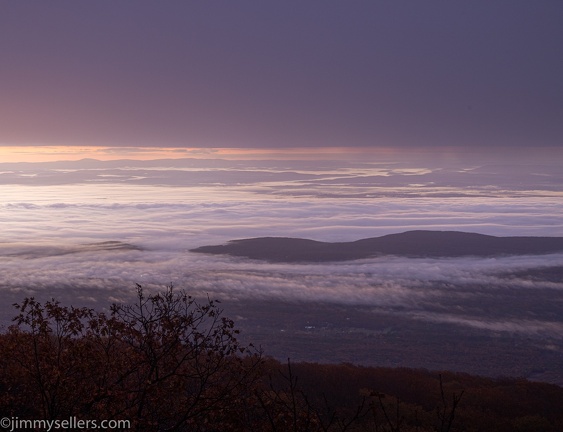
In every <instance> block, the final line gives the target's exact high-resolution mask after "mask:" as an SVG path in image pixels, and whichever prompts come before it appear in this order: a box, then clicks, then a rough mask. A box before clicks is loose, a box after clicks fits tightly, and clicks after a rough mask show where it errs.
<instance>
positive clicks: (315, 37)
mask: <svg viewBox="0 0 563 432" xmlns="http://www.w3.org/2000/svg"><path fill="white" fill-rule="evenodd" d="M562 23H563V2H561V1H555V0H554V1H529V0H526V1H520V0H506V1H488V0H487V1H484V0H483V1H471V2H462V1H400V0H394V1H374V0H369V1H339V2H336V1H327V0H322V1H301V0H300V1H279V2H274V1H263V0H261V1H245V0H241V1H236V2H235V1H230V0H229V1H226V0H225V1H213V2H207V1H205V2H204V1H200V2H195V1H193V2H192V1H166V2H156V1H144V0H142V1H141V0H136V1H118V2H117V1H105V0H96V1H91V2H77V1H49V2H41V1H12V2H2V4H1V5H0V54H1V56H2V60H1V67H0V145H4V146H12V145H38V144H39V145H42V144H49V145H102V146H113V145H115V146H163V147H164V146H187V147H279V148H282V147H300V146H386V147H402V146H435V145H438V146H442V145H443V146H464V147H474V146H475V147H478V146H487V147H490V146H501V147H504V146H518V147H528V146H556V147H561V146H562V144H563V79H562V78H561V77H563V44H562V43H561V41H563V25H562Z"/></svg>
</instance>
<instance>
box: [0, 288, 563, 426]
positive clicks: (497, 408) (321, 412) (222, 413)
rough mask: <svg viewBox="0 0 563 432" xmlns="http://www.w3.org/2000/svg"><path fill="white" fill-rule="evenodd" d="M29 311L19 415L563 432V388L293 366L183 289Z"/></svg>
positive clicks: (1, 374) (8, 407) (0, 360)
mask: <svg viewBox="0 0 563 432" xmlns="http://www.w3.org/2000/svg"><path fill="white" fill-rule="evenodd" d="M15 306H16V308H17V310H18V315H17V316H16V318H15V319H14V325H13V326H11V327H10V328H9V329H6V331H4V332H3V333H2V334H1V335H0V412H1V413H2V414H3V415H4V416H5V417H8V418H12V419H14V418H17V419H44V420H56V419H59V420H64V419H68V418H69V417H72V416H76V417H77V418H78V419H81V420H94V419H95V420H99V421H101V420H128V421H129V422H130V429H128V430H136V431H165V430H170V431H335V432H336V431H376V432H378V431H382V432H383V431H395V432H399V431H407V432H408V431H420V432H425V431H440V432H444V431H498V432H502V431H511V432H512V431H522V432H524V431H544V432H549V431H560V430H563V409H562V408H563V388H561V387H558V386H555V385H550V384H543V383H532V382H529V381H526V380H520V379H508V378H507V379H496V380H494V379H488V378H482V377H475V376H470V375H466V374H459V373H455V374H454V373H450V372H441V373H436V372H430V371H425V370H413V369H402V368H398V369H390V368H368V367H361V366H355V365H351V364H341V365H325V364H313V363H297V364H292V363H290V362H289V361H288V362H287V363H280V362H279V361H277V360H274V359H271V358H267V357H265V356H264V355H263V354H262V353H261V352H260V350H258V349H256V348H255V347H253V346H252V345H243V344H241V343H240V342H239V341H238V339H237V335H238V331H237V330H236V328H235V326H234V322H233V321H232V320H230V319H228V318H226V317H224V316H222V313H221V309H220V308H219V306H218V304H217V302H215V301H212V300H207V301H205V302H198V301H196V300H195V299H193V298H192V297H190V296H189V295H187V294H186V293H185V292H182V291H176V290H174V289H172V288H169V289H167V290H166V291H164V292H162V293H158V294H146V293H145V292H143V290H142V288H141V287H138V293H137V299H136V302H135V303H134V304H131V305H113V306H112V308H111V310H110V312H108V313H100V312H96V311H94V310H92V309H87V308H75V307H66V306H62V305H60V304H59V303H58V302H57V301H55V300H51V301H48V302H45V303H40V302H37V301H36V300H34V299H33V298H28V299H25V300H24V301H23V302H22V303H20V304H18V305H15ZM3 426H5V425H4V424H3ZM4 430H10V427H7V428H4Z"/></svg>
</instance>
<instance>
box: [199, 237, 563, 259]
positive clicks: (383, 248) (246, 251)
mask: <svg viewBox="0 0 563 432" xmlns="http://www.w3.org/2000/svg"><path fill="white" fill-rule="evenodd" d="M191 251H192V252H197V253H208V254H215V255H231V256H238V257H245V258H250V259H257V260H264V261H271V262H327V261H349V260H356V259H363V258H370V257H374V256H380V255H398V256H406V257H414V258H422V257H435V258H447V257H463V256H478V257H492V256H498V255H538V254H548V253H556V252H563V237H496V236H490V235H484V234H476V233H467V232H459V231H423V230H419V231H407V232H404V233H400V234H389V235H385V236H381V237H373V238H366V239H361V240H356V241H352V242H337V243H330V242H321V241H315V240H307V239H300V238H290V237H259V238H250V239H240V240H231V241H230V242H228V243H227V244H224V245H215V246H201V247H198V248H196V249H192V250H191Z"/></svg>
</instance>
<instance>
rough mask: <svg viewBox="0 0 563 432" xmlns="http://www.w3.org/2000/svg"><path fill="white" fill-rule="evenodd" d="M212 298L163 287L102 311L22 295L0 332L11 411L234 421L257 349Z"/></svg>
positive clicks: (256, 368)
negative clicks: (241, 338)
mask: <svg viewBox="0 0 563 432" xmlns="http://www.w3.org/2000/svg"><path fill="white" fill-rule="evenodd" d="M217 303H218V302H216V301H213V300H210V299H207V301H205V302H203V303H199V302H198V301H196V300H195V299H194V298H193V297H191V296H189V295H188V294H186V293H185V292H184V291H176V290H174V289H173V287H167V289H166V290H165V291H164V292H161V293H156V294H146V293H145V292H144V290H143V288H142V287H141V286H140V285H138V286H137V297H136V302H135V303H134V304H132V305H121V304H114V305H112V307H111V311H110V314H109V315H106V314H104V313H101V312H96V311H94V310H92V309H88V308H74V307H66V306H62V305H60V303H59V302H57V301H55V300H50V301H47V302H45V304H41V303H39V302H38V301H36V300H35V299H33V298H26V299H25V300H24V301H23V302H22V303H21V304H16V305H15V307H16V308H17V309H18V311H19V314H18V316H17V317H16V318H15V319H14V321H15V325H13V326H11V327H10V328H9V330H8V332H7V334H5V335H3V341H2V344H1V349H2V350H3V353H2V354H3V355H2V359H3V360H2V361H3V365H2V366H4V368H3V376H2V383H3V385H4V386H5V387H6V389H7V390H9V391H8V392H7V393H8V394H9V397H7V398H5V400H4V401H3V402H4V405H5V404H8V405H9V407H10V412H11V413H13V414H14V415H20V416H22V418H23V416H27V417H28V418H29V417H34V418H42V419H60V418H67V417H68V416H73V415H75V416H79V417H81V418H97V419H127V420H129V421H130V422H131V429H132V430H212V429H213V428H214V427H219V426H221V430H229V429H230V428H232V429H234V430H240V429H241V427H242V426H241V424H240V423H241V422H243V421H245V420H244V418H242V417H240V416H234V415H233V414H232V413H233V411H232V407H234V406H238V405H240V404H241V403H242V402H241V401H244V400H245V398H248V397H251V396H252V394H253V391H252V390H251V389H252V388H253V387H254V384H255V383H256V381H257V380H258V379H259V377H260V366H261V364H262V360H261V354H260V352H259V351H258V350H256V349H254V347H253V346H252V345H248V346H245V345H242V344H241V343H240V342H239V341H238V340H237V334H238V330H236V329H235V328H234V323H233V321H232V320H230V319H228V318H225V317H223V316H222V310H221V309H220V308H219V307H218V305H217Z"/></svg>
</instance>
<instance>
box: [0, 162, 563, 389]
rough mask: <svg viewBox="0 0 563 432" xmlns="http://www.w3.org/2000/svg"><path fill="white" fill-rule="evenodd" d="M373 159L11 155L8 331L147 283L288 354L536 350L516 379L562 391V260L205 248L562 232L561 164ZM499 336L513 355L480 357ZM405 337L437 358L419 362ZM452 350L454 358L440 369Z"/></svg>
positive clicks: (5, 221) (337, 356)
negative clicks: (42, 314) (18, 318)
mask: <svg viewBox="0 0 563 432" xmlns="http://www.w3.org/2000/svg"><path fill="white" fill-rule="evenodd" d="M366 160H371V159H362V158H360V159H358V160H346V161H343V160H339V161H335V160H330V159H327V160H326V161H318V160H316V161H307V160H227V159H208V160H205V159H176V160H151V161H133V160H123V161H106V162H104V161H97V160H85V161H76V162H72V161H65V162H52V163H27V164H17V163H16V164H8V163H0V193H1V195H0V196H1V199H0V223H1V226H2V231H1V232H0V292H1V294H2V299H3V302H2V306H1V310H0V313H1V318H2V321H3V323H4V324H8V323H9V320H10V318H11V317H12V316H13V315H14V310H13V308H12V307H11V304H12V303H14V302H18V301H21V300H22V299H23V297H25V296H35V297H36V298H40V299H46V298H50V297H52V296H54V297H56V298H60V299H61V300H62V301H64V302H65V303H71V304H75V305H81V304H85V305H88V306H92V307H96V308H99V309H104V308H107V307H108V306H109V304H110V303H111V302H114V301H117V302H120V301H129V300H131V299H132V296H133V294H134V287H135V283H140V284H142V285H143V286H145V287H147V289H150V290H153V289H159V288H162V287H163V286H165V285H167V284H174V285H175V286H176V287H178V288H186V289H188V290H189V291H190V293H192V294H195V295H198V296H202V297H205V296H207V295H210V296H211V297H213V298H220V299H222V300H223V305H224V307H225V308H226V312H227V313H229V314H232V317H233V318H234V319H235V321H236V322H237V323H238V324H239V325H240V326H241V327H242V328H243V330H244V331H243V334H246V335H247V337H248V338H249V339H256V341H257V342H258V343H261V344H263V346H264V348H265V350H266V351H268V350H270V352H272V353H273V354H275V355H279V356H280V357H281V358H283V357H284V356H289V355H291V357H292V358H294V359H295V360H298V359H308V360H323V361H334V362H339V361H354V362H357V363H360V364H368V363H369V364H374V363H378V364H382V365H408V366H413V367H427V368H432V369H436V368H438V369H439V368H441V367H443V368H446V367H450V366H452V365H454V366H455V364H456V362H457V364H458V365H459V369H461V370H466V371H469V370H471V371H474V372H480V373H489V374H499V375H500V374H503V368H506V367H507V364H508V363H510V360H509V359H510V358H517V357H518V358H524V357H525V358H526V359H527V360H526V361H523V360H522V361H520V363H521V369H519V370H518V371H516V370H512V369H510V370H508V372H507V373H506V374H522V375H525V376H534V377H537V378H538V379H549V380H552V381H557V379H559V378H553V377H551V378H549V377H547V375H545V374H548V372H553V371H555V370H563V365H562V363H561V353H562V352H563V336H562V335H563V281H562V278H561V269H562V267H563V254H562V253H561V252H560V251H557V250H554V249H552V250H543V251H539V250H522V251H520V252H519V253H518V254H507V253H502V251H500V252H501V253H499V251H498V250H496V251H495V252H494V253H488V254H485V255H486V256H485V255H482V256H479V254H470V256H469V255H468V256H465V255H466V254H464V253H462V254H449V255H448V254H446V255H448V256H443V255H441V254H435V253H434V254H432V253H424V254H418V253H414V254H413V253H412V251H413V250H414V251H415V252H416V250H417V248H419V247H422V245H423V244H424V242H420V241H418V240H416V241H412V242H411V243H410V244H412V247H413V248H414V249H412V250H411V252H409V253H406V254H393V253H392V251H389V250H386V251H380V252H381V253H377V254H373V255H371V254H368V255H361V256H348V259H347V260H346V261H330V262H328V261H326V262H325V261H323V260H320V261H318V262H302V260H300V259H299V260H293V261H292V262H291V263H287V262H283V261H284V260H275V259H274V260H271V261H264V260H263V258H267V256H266V254H267V253H268V251H269V252H270V253H273V252H275V250H276V248H278V246H276V248H274V247H270V246H268V247H267V248H265V249H257V251H259V255H258V256H252V257H251V258H259V259H248V258H245V257H244V256H229V255H209V254H202V253H195V252H192V251H191V250H197V249H198V248H202V247H205V246H209V245H224V244H227V242H229V241H230V240H233V239H245V238H246V239H251V238H260V237H292V238H301V239H310V240H312V241H314V242H323V243H321V246H322V245H326V244H330V243H340V245H339V246H338V247H336V249H337V250H338V251H339V252H338V253H341V252H342V251H344V252H346V253H348V252H347V251H350V250H352V251H353V250H356V251H357V250H358V249H357V248H355V247H353V246H352V248H351V249H346V248H342V244H350V245H354V243H353V242H357V243H356V245H358V244H360V245H361V244H364V246H365V243H362V242H368V241H367V240H363V241H358V240H359V239H374V238H378V237H380V238H381V237H382V236H390V237H388V238H389V239H392V240H393V241H390V242H389V243H388V245H389V247H396V245H398V244H399V243H398V241H399V240H400V239H401V238H406V237H402V236H404V235H406V234H403V233H405V232H409V231H415V232H419V233H420V232H422V231H427V232H428V231H431V232H434V235H435V234H436V232H438V231H461V232H465V233H469V234H480V235H487V236H496V237H499V238H504V237H536V238H537V237H563V220H562V218H561V215H562V214H563V200H562V199H561V198H562V197H563V186H562V185H563V178H562V174H561V171H560V168H559V167H558V166H557V164H556V163H555V162H554V161H557V160H559V159H558V158H557V157H552V158H550V160H547V161H546V160H544V161H540V162H538V163H536V164H534V165H533V166H530V167H527V168H523V165H522V164H519V163H516V162H510V161H508V162H505V164H499V161H492V160H488V161H486V162H487V163H478V162H479V161H475V160H469V159H467V160H465V159H464V158H460V159H459V161H458V162H456V163H450V164H449V165H448V168H444V167H443V164H441V163H437V162H436V161H428V160H426V161H424V160H421V161H416V160H415V161H413V160H409V159H407V158H399V157H397V158H396V159H394V158H391V157H390V158H387V159H385V158H382V159H381V160H380V161H374V162H366ZM493 162H494V163H493ZM509 162H510V163H509ZM515 173H517V175H515ZM411 235H412V234H411ZM478 238H480V239H482V240H486V239H489V238H488V237H480V236H479V237H478ZM489 240H490V239H489ZM350 242H351V243H350ZM368 243H369V242H368ZM235 244H236V243H235ZM239 244H241V245H244V243H240V242H239ZM315 244H316V243H315ZM430 244H433V245H434V246H436V247H438V245H439V243H437V242H435V241H434V242H431V243H430ZM456 245H457V246H460V247H461V243H459V242H458V241H456ZM291 247H292V248H293V250H294V251H295V249H296V248H295V247H293V246H291ZM323 247H324V246H323ZM362 247H363V246H362ZM299 248H301V246H299ZM360 249H361V248H360ZM368 249H369V248H368ZM438 249H440V248H438ZM278 250H279V248H278ZM299 251H300V252H303V253H304V252H305V251H306V249H304V248H301V249H299ZM540 252H541V253H542V255H538V253H540ZM453 255H455V256H453ZM276 317H277V318H276ZM347 318H348V319H347ZM284 335H285V336H284ZM323 338H324V339H323ZM321 340H331V341H333V343H332V345H330V348H326V346H325V345H323V344H322V343H320V342H319V341H321ZM455 340H463V341H464V343H466V344H467V349H468V350H470V351H471V352H472V353H478V352H481V354H482V355H484V356H485V357H486V361H484V360H482V361H476V360H475V359H473V358H470V357H467V359H466V360H464V359H463V358H461V357H459V358H457V357H455V356H456V353H457V352H460V353H463V352H464V351H463V350H462V348H463V347H457V345H455V344H456V342H455ZM350 341H352V342H350ZM422 342H424V344H422ZM493 342H494V344H497V345H498V350H496V351H495V350H493V349H492V348H491V350H492V351H491V353H489V354H487V353H486V352H485V351H480V350H484V348H483V347H489V348H490V347H491V346H492V345H491V344H493ZM280 344H281V345H280ZM300 344H301V345H300ZM350 344H351V345H350ZM405 344H407V345H408V344H411V345H410V346H412V347H413V348H412V349H413V350H414V349H415V348H414V347H417V348H416V349H417V350H423V351H424V350H430V351H432V352H434V353H435V355H430V351H428V352H427V354H428V355H427V356H425V355H420V356H416V355H405V352H404V351H401V349H404V346H406V345H405ZM433 344H438V346H439V347H440V348H437V347H436V346H435V345H433ZM494 344H493V345H494ZM423 345H424V346H426V348H424V346H423ZM497 345H495V346H497ZM300 346H302V347H303V348H299V347H300ZM306 347H308V349H309V351H307V349H306ZM311 347H315V348H311ZM323 347H325V348H323ZM359 347H363V348H361V349H360V348H359ZM400 347H403V348H401V349H400ZM440 349H442V350H446V351H447V352H448V353H449V354H448V356H446V357H447V359H450V360H451V359H454V358H455V361H453V360H452V361H449V362H448V363H446V360H444V359H442V360H441V359H440V356H439V353H440ZM463 349H465V348H463ZM493 351H494V355H493ZM418 352H421V351H418ZM424 352H426V351H424ZM500 352H504V353H506V356H505V355H504V354H503V355H501V354H499V353H500ZM329 354H331V355H332V357H331V356H330V355H329ZM509 354H510V355H509ZM308 355H309V357H307V356H308ZM475 355H477V354H475ZM350 356H353V358H350ZM487 356H489V357H487ZM522 356H524V357H522ZM538 359H541V360H538ZM507 362H508V363H507ZM485 365H488V366H487V367H489V368H490V369H488V370H484V369H479V368H485ZM534 365H535V366H534ZM511 367H512V366H511ZM542 374H543V375H542Z"/></svg>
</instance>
